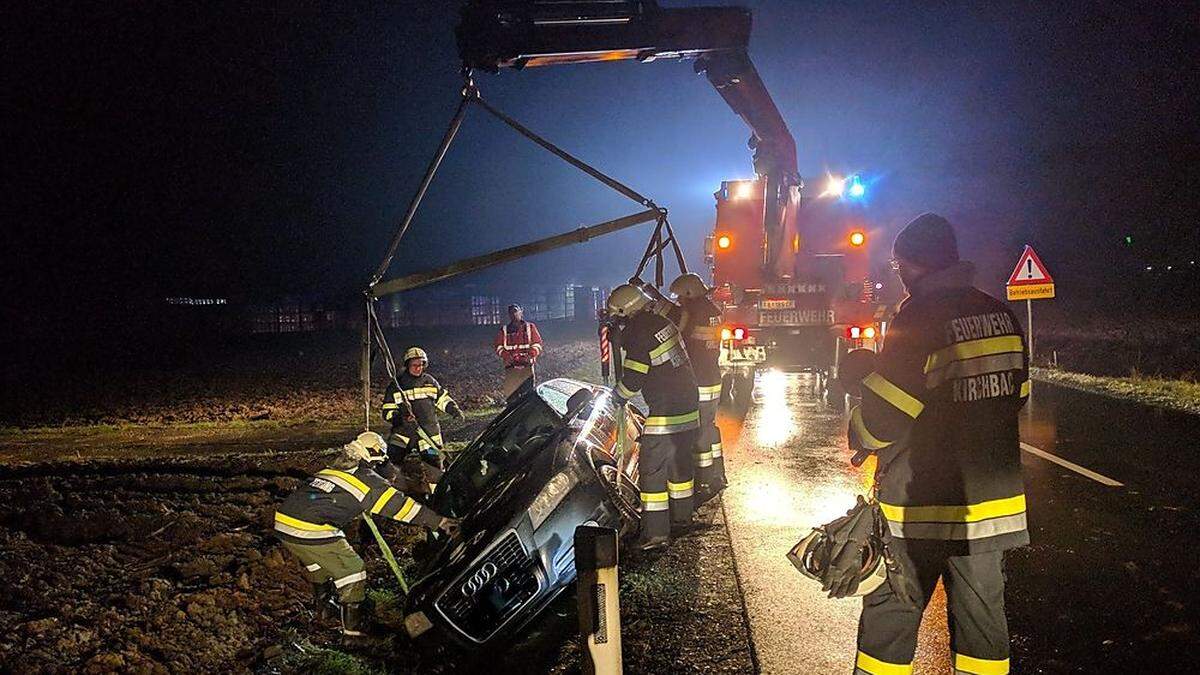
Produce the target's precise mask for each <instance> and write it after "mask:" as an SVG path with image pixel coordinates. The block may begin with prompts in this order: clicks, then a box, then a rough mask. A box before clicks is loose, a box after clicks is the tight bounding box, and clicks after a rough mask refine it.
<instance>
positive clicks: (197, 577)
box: [0, 332, 749, 673]
mask: <svg viewBox="0 0 1200 675" xmlns="http://www.w3.org/2000/svg"><path fill="white" fill-rule="evenodd" d="M552 335H554V333H553V332H550V336H547V338H548V342H549V341H550V339H551V336H552ZM478 337H479V336H472V335H465V336H464V335H459V336H458V337H455V338H448V339H446V340H445V341H444V342H440V343H439V342H433V341H431V340H430V341H424V344H425V345H426V347H427V348H429V347H433V348H432V349H430V351H431V356H432V359H433V367H432V372H433V373H434V374H435V376H437V377H439V378H440V379H441V380H442V382H443V383H444V384H446V386H448V387H449V388H450V389H451V391H452V392H453V393H454V395H455V396H456V398H458V399H459V400H460V401H462V402H463V403H464V405H465V407H467V408H468V410H470V409H472V408H474V409H475V410H477V411H479V412H478V413H476V414H474V415H470V416H469V418H468V420H467V423H466V424H465V425H464V424H459V423H450V424H446V425H444V430H445V434H446V437H447V440H448V441H451V442H460V443H461V442H465V441H467V440H469V439H470V438H472V437H473V436H474V435H475V434H477V433H478V432H479V431H480V430H481V429H482V427H483V426H484V425H485V424H486V423H487V421H488V420H489V418H490V413H489V412H487V410H481V407H482V406H487V405H494V404H495V403H496V402H497V399H498V391H496V389H497V386H498V382H499V374H498V369H497V367H496V363H495V355H494V353H493V352H492V351H491V349H490V348H489V347H488V346H487V342H486V340H485V341H483V342H482V344H481V343H480V340H479V339H478ZM402 341H403V340H402ZM551 344H554V347H553V348H552V349H550V350H548V353H547V356H546V358H545V359H544V360H543V362H542V370H541V375H542V376H543V377H553V376H557V375H563V374H578V373H580V372H583V371H587V370H589V369H593V368H594V363H592V362H591V360H592V359H593V358H594V354H593V352H594V345H593V343H592V340H591V339H590V337H589V336H586V334H584V335H583V336H580V335H576V336H574V337H571V338H570V339H567V338H564V339H561V340H555V342H553V343H551ZM352 355H353V354H352V352H345V350H341V351H339V350H337V349H332V350H326V351H325V352H324V356H320V357H317V356H313V358H312V359H311V360H310V361H304V360H303V359H302V358H300V356H299V355H292V356H289V357H288V358H286V359H282V360H280V359H274V360H273V359H250V358H236V359H231V360H228V361H225V362H223V365H220V366H219V368H218V370H228V369H231V368H234V369H236V368H241V369H243V371H240V372H238V373H235V374H233V375H232V376H231V378H230V379H228V380H224V379H222V378H221V377H220V376H219V375H206V376H205V377H207V378H209V379H208V380H205V381H206V382H208V383H209V384H206V385H204V386H201V387H199V388H190V389H191V390H190V391H189V387H180V386H176V387H166V386H165V384H166V382H167V381H168V380H170V381H173V382H176V383H178V382H183V381H186V380H187V378H188V373H190V372H192V371H191V370H190V369H192V368H198V367H199V366H197V365H196V364H190V365H189V364H181V365H180V366H179V368H177V369H175V370H172V371H170V373H163V372H157V371H156V372H152V373H148V374H147V373H142V374H141V376H139V375H138V374H137V373H136V372H126V373H124V374H122V375H121V377H122V378H124V379H123V380H121V379H119V378H118V380H114V382H117V383H118V384H119V386H118V384H114V385H113V386H112V387H109V388H107V389H103V390H96V391H91V393H90V394H89V393H88V391H89V390H88V389H87V387H85V386H83V385H80V386H79V388H78V389H77V390H72V391H73V392H74V393H73V394H72V395H75V396H79V397H81V398H79V399H77V400H76V401H75V405H64V404H62V403H61V402H58V403H56V404H54V405H55V406H57V407H54V406H51V407H49V408H47V409H46V410H34V409H32V408H29V407H22V409H23V410H24V411H25V412H24V413H23V414H21V415H18V416H17V418H12V417H9V418H8V419H9V422H10V423H12V422H14V421H17V422H20V423H24V424H34V423H37V424H46V423H48V422H50V421H51V420H58V421H57V422H55V423H56V424H63V423H66V422H70V423H72V424H78V423H81V422H88V421H90V422H99V421H103V422H106V423H109V424H113V425H115V426H104V427H97V426H60V427H45V426H43V427H41V428H37V429H21V428H13V427H10V428H8V429H7V430H4V431H0V672H22V673H57V672H90V673H104V672H147V673H156V672H300V671H303V672H312V671H314V670H316V671H322V672H370V671H373V670H380V671H390V672H422V673H425V672H464V671H466V672H476V671H481V670H488V671H492V672H495V671H503V672H509V671H527V670H528V668H529V667H530V665H531V664H537V666H536V668H535V670H537V671H554V672H576V671H577V670H578V667H579V665H578V664H579V658H580V655H579V651H578V648H577V647H576V646H575V645H574V643H573V638H574V629H573V627H574V623H575V614H574V612H575V609H574V605H573V603H572V601H571V599H570V598H569V597H564V600H563V601H562V602H560V603H559V604H558V606H557V607H555V608H553V609H552V610H551V612H549V613H548V616H546V618H545V620H544V621H543V622H541V624H540V627H536V628H535V630H534V631H533V634H532V635H531V636H530V637H529V638H527V639H526V640H525V641H524V642H523V643H522V644H520V645H514V646H513V648H512V649H511V650H508V653H507V654H506V655H499V656H494V657H488V658H487V659H486V660H484V661H480V660H478V657H474V658H471V659H465V658H463V657H454V658H450V659H447V657H446V655H444V654H433V655H430V654H429V653H420V652H418V651H416V650H415V649H414V648H413V646H412V644H411V643H409V642H408V640H407V639H406V638H405V637H404V631H403V628H402V616H401V612H400V611H399V609H400V608H399V600H398V596H399V594H398V593H396V592H395V591H394V590H393V589H395V588H396V584H395V582H394V580H393V579H392V577H391V574H390V572H389V570H388V568H387V566H386V564H385V562H384V561H383V558H382V556H381V555H380V552H379V550H378V547H377V546H376V545H375V544H374V543H373V542H366V541H362V540H360V535H359V533H358V532H357V530H358V529H359V528H357V527H352V528H350V529H349V530H348V536H349V538H350V541H351V542H352V543H353V545H354V546H355V548H356V549H358V550H359V551H360V553H362V555H363V557H364V558H365V559H366V561H367V566H368V572H369V579H370V581H369V586H370V588H371V589H372V593H371V597H372V599H373V600H374V601H375V607H374V609H373V620H374V622H375V623H376V625H377V634H378V635H380V636H383V637H381V638H380V639H378V640H376V641H375V642H374V643H372V644H369V645H359V646H349V647H348V646H343V645H342V644H341V640H340V636H339V634H338V633H339V632H338V631H337V624H336V622H334V623H324V624H322V623H317V622H316V621H315V619H314V616H313V612H312V608H311V591H310V589H309V585H308V583H307V582H306V581H305V580H304V578H303V577H302V575H301V571H300V567H299V565H297V564H296V562H295V561H294V560H293V559H292V558H291V557H290V555H289V554H288V553H287V552H286V551H285V550H284V549H283V548H282V547H281V546H280V545H279V544H278V543H277V542H276V540H275V539H274V538H273V537H272V536H271V534H270V532H271V521H272V514H273V511H274V508H275V505H276V504H277V503H278V502H279V501H280V500H281V499H282V498H283V497H284V496H286V495H287V494H288V493H289V492H290V491H291V490H293V489H294V488H295V486H296V484H297V482H298V481H299V480H301V479H303V478H304V477H305V476H307V475H309V474H311V473H312V472H314V471H316V470H318V469H320V468H322V467H323V466H324V465H325V464H326V462H327V460H328V458H329V457H330V456H331V455H332V453H334V452H336V451H335V450H331V449H328V448H329V447H330V446H334V445H338V444H340V443H342V442H344V440H345V439H346V438H347V437H348V436H349V435H350V434H352V433H353V432H354V431H356V430H357V429H358V424H357V423H356V420H355V418H356V416H357V414H360V412H359V411H360V410H361V409H360V408H359V402H358V401H357V400H356V398H355V397H356V395H357V394H356V392H357V385H356V384H355V383H354V381H353V378H354V372H355V371H354V370H353V369H352V368H350V369H342V370H339V369H338V368H336V367H332V366H331V364H333V363H334V361H336V360H337V359H340V358H344V357H347V356H352ZM335 357H336V358H335ZM281 363H290V364H292V366H293V367H291V368H283V369H281V368H280V365H281ZM326 366H331V368H330V370H329V371H328V372H326V370H325V367H326ZM214 367H217V366H214ZM381 374H382V373H380V375H381ZM201 379H203V378H201ZM381 379H382V378H381V377H378V376H377V378H376V380H377V381H379V380H381ZM139 382H140V384H139ZM306 382H307V383H309V384H307V385H306V384H305V383H306ZM156 383H157V384H156ZM294 383H298V384H294ZM313 383H317V384H313ZM159 385H164V386H159ZM125 387H128V388H129V389H128V390H129V391H133V392H135V393H136V395H133V396H128V397H123V396H119V395H117V394H116V393H115V392H120V391H125V389H124V388H125ZM155 392H157V393H155ZM280 392H291V393H290V394H288V395H287V396H280V395H279V393H280ZM155 396H158V397H159V398H155ZM42 400H49V399H42ZM23 405H24V404H23ZM17 407H21V406H17ZM11 409H12V407H10V410H11ZM262 410H265V411H267V416H266V417H265V418H264V417H262V416H261V415H260V414H259V412H255V411H260V412H261V411H262ZM181 420H187V421H188V422H202V423H203V424H185V423H181ZM709 518H710V519H711V515H710V516H709ZM381 528H382V529H383V531H384V534H385V536H386V537H387V538H388V540H389V542H390V543H391V546H392V548H393V550H394V551H395V553H396V555H397V557H398V558H399V559H400V561H401V563H402V564H406V563H408V562H409V561H411V559H412V552H413V548H414V547H415V546H419V544H420V542H421V541H422V539H423V535H422V533H421V532H420V531H418V530H416V529H413V528H406V527H404V526H400V525H386V524H384V525H381ZM630 563H631V564H630V565H629V566H628V567H627V568H626V569H627V572H625V573H623V574H624V578H623V583H622V588H623V594H624V595H625V596H626V597H627V601H624V604H625V606H624V611H623V614H624V615H625V617H626V622H627V625H628V626H630V627H631V630H629V631H627V632H626V635H627V637H626V638H625V641H626V653H627V663H630V664H641V665H644V666H647V667H648V668H651V669H653V670H661V669H662V668H669V667H670V666H671V664H672V663H673V662H674V663H676V664H680V663H681V662H687V663H691V664H696V665H695V666H688V668H687V669H690V670H691V671H695V672H699V671H702V670H709V669H717V670H723V671H726V672H739V671H742V670H745V669H746V668H748V667H749V657H748V653H749V651H748V642H747V639H748V638H747V637H746V633H745V629H744V625H742V624H741V604H740V597H739V596H738V594H737V592H736V587H735V583H734V582H733V580H732V574H731V571H730V570H731V562H730V559H729V556H728V540H727V538H726V536H725V532H724V528H723V524H721V523H719V522H718V523H716V525H715V526H714V527H713V528H710V531H709V533H708V534H704V535H703V536H699V535H697V536H695V537H694V538H693V541H692V542H691V543H690V545H681V546H680V547H678V548H677V549H673V550H672V552H671V553H670V554H669V555H668V556H666V557H664V558H660V559H657V560H653V561H640V562H638V561H630ZM714 566H715V567H714ZM698 580H699V583H698ZM697 605H699V606H700V610H701V612H700V613H699V614H697V613H695V612H694V611H693V609H694V608H696V607H697ZM668 615H669V616H673V617H675V618H673V619H672V620H671V621H672V622H673V623H678V624H679V625H681V626H683V625H686V626H687V629H686V630H685V631H683V632H682V633H680V634H679V635H678V636H675V637H672V638H670V639H667V638H664V637H663V636H661V635H657V634H656V631H655V630H654V628H653V627H654V626H655V625H658V623H659V620H660V619H661V618H662V617H663V616H668ZM633 627H636V630H633ZM713 634H721V635H722V636H724V637H722V639H721V640H719V641H714V640H713V639H711V638H707V639H699V638H698V636H702V635H710V636H711V635H713ZM716 642H720V643H721V644H719V645H718V644H716ZM701 664H703V667H701ZM680 667H682V665H681V666H680Z"/></svg>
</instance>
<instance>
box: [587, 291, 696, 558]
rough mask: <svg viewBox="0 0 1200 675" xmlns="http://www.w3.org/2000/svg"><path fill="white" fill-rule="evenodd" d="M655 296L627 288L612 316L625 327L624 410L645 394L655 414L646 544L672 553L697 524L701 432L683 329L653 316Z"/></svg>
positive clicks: (647, 454) (647, 458)
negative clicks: (675, 535)
mask: <svg viewBox="0 0 1200 675" xmlns="http://www.w3.org/2000/svg"><path fill="white" fill-rule="evenodd" d="M652 306H653V301H652V300H651V299H650V296H648V295H646V293H645V292H644V291H642V290H641V289H640V288H637V287H636V286H633V285H630V284H622V285H621V286H618V287H617V288H615V289H613V292H612V294H611V295H609V297H608V303H607V309H608V314H609V317H611V318H612V319H614V320H616V321H618V322H619V324H621V333H620V335H621V339H620V344H621V347H622V349H623V350H624V359H623V360H622V363H621V372H620V373H618V378H617V386H616V389H615V390H614V393H615V394H616V397H617V399H618V403H623V402H624V401H626V400H628V399H630V398H633V397H634V396H635V395H637V393H638V391H641V392H642V396H643V397H644V398H645V399H646V405H647V406H648V407H649V412H648V414H647V417H646V424H645V426H644V427H643V428H642V436H641V439H640V442H641V455H640V459H639V476H638V489H639V490H640V491H641V498H642V529H641V535H640V540H639V545H640V548H641V549H642V550H645V551H649V550H654V549H658V548H662V547H665V546H667V545H668V544H669V543H670V541H671V528H672V526H676V527H687V526H689V525H690V524H691V521H692V511H693V498H692V495H693V492H694V488H695V484H694V482H693V461H694V460H693V457H692V452H693V450H694V449H695V446H696V437H697V436H698V434H699V433H700V431H699V430H700V411H699V409H698V401H697V396H696V379H695V377H694V376H693V375H692V365H691V363H690V362H689V361H688V355H687V351H686V350H685V348H684V346H683V340H682V336H681V335H680V334H679V329H678V328H676V326H675V324H673V323H671V322H670V321H669V320H668V319H666V318H665V317H663V316H661V315H659V314H657V313H655V312H653V311H651V308H652Z"/></svg>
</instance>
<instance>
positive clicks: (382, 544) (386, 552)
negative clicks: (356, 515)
mask: <svg viewBox="0 0 1200 675" xmlns="http://www.w3.org/2000/svg"><path fill="white" fill-rule="evenodd" d="M362 519H363V522H365V523H366V524H367V527H368V528H369V529H370V530H371V534H373V535H375V543H377V544H379V550H381V551H383V559H384V560H386V561H387V564H388V567H390V568H392V574H395V575H396V581H399V582H400V590H402V591H404V594H405V595H408V582H406V581H405V580H404V573H403V572H401V571H400V563H398V562H396V556H395V555H394V554H393V553H392V547H390V546H388V544H387V542H386V541H384V539H383V534H381V533H380V532H379V526H378V525H376V524H375V521H373V520H371V516H368V515H367V514H366V513H363V514H362Z"/></svg>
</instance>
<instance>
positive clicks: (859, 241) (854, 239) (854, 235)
mask: <svg viewBox="0 0 1200 675" xmlns="http://www.w3.org/2000/svg"><path fill="white" fill-rule="evenodd" d="M865 243H867V235H865V234H863V232H862V230H855V231H853V232H851V233H850V245H851V246H862V245H863V244H865Z"/></svg>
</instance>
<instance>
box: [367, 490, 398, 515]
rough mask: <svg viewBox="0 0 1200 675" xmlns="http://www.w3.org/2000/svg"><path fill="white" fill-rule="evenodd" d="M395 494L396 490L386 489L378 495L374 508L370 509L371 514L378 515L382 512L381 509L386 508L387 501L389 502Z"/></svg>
mask: <svg viewBox="0 0 1200 675" xmlns="http://www.w3.org/2000/svg"><path fill="white" fill-rule="evenodd" d="M395 494H396V488H388V489H386V490H384V491H383V494H381V495H379V499H376V500H375V506H372V507H371V513H374V514H378V513H379V512H380V511H382V510H383V507H384V506H387V503H388V500H390V499H391V498H392V496H393V495H395Z"/></svg>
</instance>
